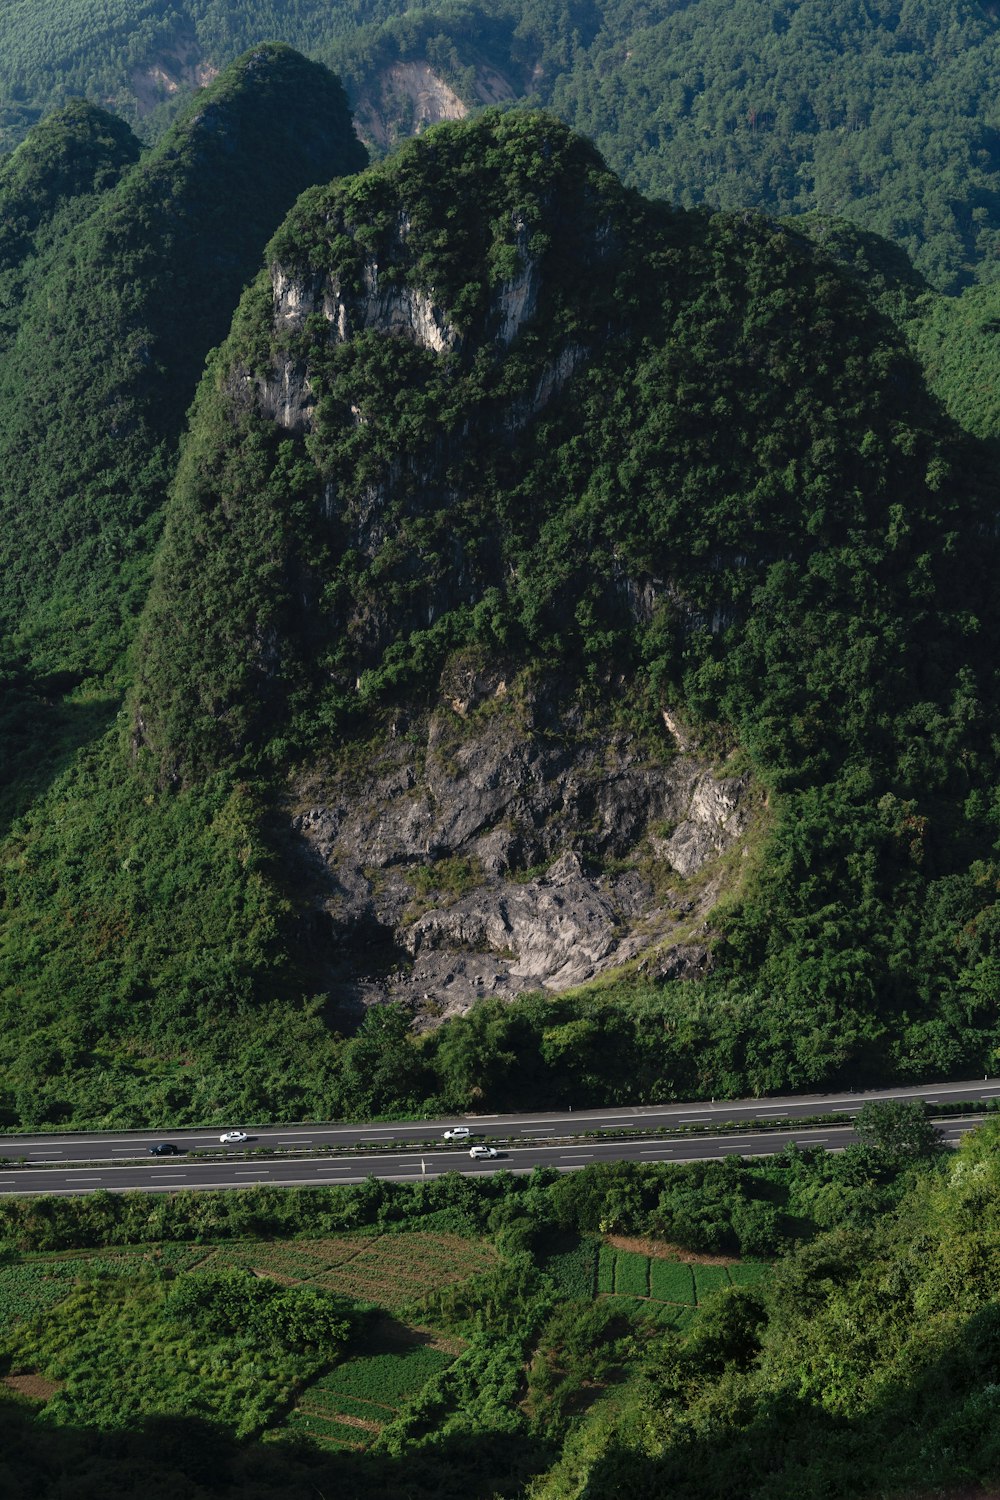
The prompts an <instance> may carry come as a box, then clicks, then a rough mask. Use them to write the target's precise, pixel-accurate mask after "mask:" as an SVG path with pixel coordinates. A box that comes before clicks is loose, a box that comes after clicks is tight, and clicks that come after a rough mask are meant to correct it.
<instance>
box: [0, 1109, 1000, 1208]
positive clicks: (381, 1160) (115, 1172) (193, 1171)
mask: <svg viewBox="0 0 1000 1500" xmlns="http://www.w3.org/2000/svg"><path fill="white" fill-rule="evenodd" d="M964 1097H966V1098H967V1097H968V1095H965V1096H964ZM855 1102H856V1101H855ZM657 1113H659V1112H657ZM807 1113H812V1114H815V1113H816V1109H815V1104H814V1106H813V1108H812V1109H811V1110H809V1111H807ZM983 1118H985V1117H984V1116H983V1115H966V1116H964V1117H963V1118H962V1119H961V1120H957V1121H953V1122H948V1123H947V1124H945V1125H943V1126H942V1127H941V1129H942V1134H943V1135H944V1138H945V1140H947V1141H948V1142H949V1144H955V1142H957V1140H958V1139H959V1138H960V1137H961V1135H962V1134H964V1132H965V1131H967V1130H971V1129H972V1128H973V1126H974V1125H977V1124H979V1123H980V1122H981V1121H982V1119H983ZM573 1124H574V1126H576V1125H578V1124H579V1119H578V1118H577V1117H576V1116H574V1117H573ZM775 1124H779V1125H783V1124H784V1122H783V1121H776V1122H775ZM854 1139H855V1135H854V1131H853V1130H852V1129H851V1128H850V1126H848V1125H843V1126H836V1125H833V1126H830V1125H828V1126H823V1127H816V1126H813V1127H810V1128H799V1129H795V1128H792V1129H787V1128H785V1129H771V1130H766V1129H765V1130H754V1131H748V1130H742V1131H740V1132H739V1133H733V1134H726V1133H722V1134H718V1135H712V1136H703V1137H698V1136H688V1137H682V1138H680V1139H674V1140H663V1139H659V1140H656V1139H653V1138H651V1137H650V1136H646V1137H645V1138H638V1139H629V1140H623V1139H620V1138H619V1139H609V1140H600V1139H594V1140H589V1141H579V1140H577V1141H572V1142H569V1141H559V1140H554V1141H552V1142H551V1143H549V1144H546V1143H545V1142H544V1141H543V1140H530V1141H526V1142H525V1143H524V1144H523V1145H520V1144H519V1145H513V1146H511V1147H510V1148H509V1149H507V1150H505V1151H504V1152H503V1154H502V1155H501V1156H499V1157H498V1158H496V1159H495V1160H491V1161H483V1162H480V1161H473V1160H472V1159H471V1158H470V1156H469V1153H468V1149H467V1148H460V1149H451V1148H448V1149H444V1150H442V1149H440V1147H437V1148H436V1149H435V1150H433V1151H427V1152H426V1153H425V1154H423V1155H421V1152H420V1149H419V1147H413V1146H411V1147H410V1148H409V1149H406V1150H403V1151H398V1152H397V1151H393V1150H391V1149H389V1150H384V1151H378V1152H373V1153H369V1154H365V1155H346V1154H345V1155H342V1156H338V1157H330V1156H315V1155H313V1154H312V1153H311V1152H308V1151H307V1152H305V1153H303V1154H301V1155H295V1156H292V1157H285V1158H282V1159H280V1160H273V1161H254V1160H253V1159H251V1158H248V1157H246V1156H245V1155H243V1153H241V1152H237V1153H236V1154H234V1155H227V1156H225V1157H223V1158H222V1159H220V1160H216V1161H197V1160H186V1159H185V1158H184V1157H177V1158H175V1159H173V1160H167V1159H159V1160H153V1161H150V1160H148V1159H147V1160H145V1161H143V1162H140V1163H139V1164H136V1163H134V1162H133V1163H131V1164H126V1163H125V1162H122V1163H121V1164H119V1165H113V1164H112V1165H107V1164H103V1165H102V1164H99V1163H93V1164H80V1165H77V1166H70V1167H67V1168H59V1167H49V1168H42V1169H35V1170H32V1168H31V1166H30V1165H27V1166H23V1167H21V1166H17V1167H8V1168H2V1169H0V1195H2V1194H8V1195H10V1194H17V1195H23V1194H32V1193H52V1194H58V1195H59V1196H67V1195H77V1194H83V1193H94V1192H100V1191H110V1192H125V1191H127V1190H128V1189H137V1188H138V1189H141V1190H143V1191H145V1192H178V1191H180V1190H182V1189H191V1188H233V1187H249V1186H250V1185H252V1184H254V1183H270V1184H274V1185H277V1186H285V1187H291V1186H299V1187H301V1186H312V1187H318V1186H330V1185H336V1184H348V1183H356V1182H363V1181H364V1179H365V1178H366V1177H369V1176H375V1177H382V1178H387V1179H389V1180H391V1181H394V1182H409V1181H414V1180H416V1179H418V1178H420V1177H422V1176H426V1177H428V1178H432V1177H440V1176H443V1175H444V1174H445V1173H446V1172H454V1171H459V1172H464V1173H468V1174H469V1175H473V1176H478V1175H481V1174H482V1173H489V1172H496V1171H511V1172H530V1171H531V1170H532V1169H533V1168H535V1167H539V1166H545V1167H555V1168H557V1170H559V1171H561V1172H571V1171H573V1170H575V1169H576V1168H578V1167H585V1166H588V1165H590V1164H591V1163H592V1162H597V1161H650V1162H652V1161H673V1162H683V1161H701V1160H705V1159H707V1158H712V1157H722V1156H771V1155H774V1154H775V1153H777V1152H779V1151H783V1150H784V1148H785V1146H787V1145H788V1143H789V1142H790V1141H793V1140H794V1141H796V1142H797V1143H798V1144H799V1145H801V1146H822V1147H823V1148H824V1149H825V1150H830V1151H836V1150H842V1149H843V1147H844V1146H846V1145H848V1144H849V1143H850V1142H851V1141H853V1140H854Z"/></svg>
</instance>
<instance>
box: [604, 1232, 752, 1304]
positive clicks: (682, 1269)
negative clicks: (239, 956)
mask: <svg viewBox="0 0 1000 1500" xmlns="http://www.w3.org/2000/svg"><path fill="white" fill-rule="evenodd" d="M767 1275H768V1267H767V1266H766V1265H761V1264H759V1263H755V1262H747V1263H744V1264H741V1265H736V1266H702V1265H689V1264H688V1263H687V1262H684V1261H675V1260H661V1259H660V1258H659V1257H658V1256H648V1255H640V1254H638V1253H636V1252H635V1251H632V1250H616V1249H613V1248H612V1246H610V1245H602V1246H601V1248H600V1253H599V1256H598V1265H597V1290H598V1293H600V1294H603V1295H610V1294H611V1293H615V1294H617V1295H619V1296H626V1297H652V1298H654V1299H655V1300H657V1301H659V1302H674V1303H680V1304H683V1305H686V1306H690V1307H694V1306H697V1305H699V1304H700V1303H702V1302H704V1300H705V1298H706V1297H709V1296H711V1294H712V1293H713V1292H717V1291H719V1289H720V1288H721V1287H727V1286H756V1285H759V1284H760V1283H761V1282H762V1281H763V1280H764V1279H765V1278H766V1277H767Z"/></svg>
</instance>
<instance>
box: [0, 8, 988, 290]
mask: <svg viewBox="0 0 1000 1500" xmlns="http://www.w3.org/2000/svg"><path fill="white" fill-rule="evenodd" d="M263 37H272V38H275V39H279V40H282V41H286V42H289V43H291V44H292V45H293V46H295V47H298V48H299V49H301V50H303V51H305V52H307V53H308V54H309V55H311V56H313V57H316V58H318V59H319V60H321V61H323V62H326V63H328V64H329V65H331V66H332V67H333V68H334V70H335V71H336V72H338V73H339V74H340V76H341V77H342V78H343V79H344V82H345V84H346V86H347V88H348V92H349V94H350V98H351V102H352V106H353V107H354V108H355V110H356V113H357V117H358V121H359V126H360V128H361V129H362V132H363V133H364V135H365V137H366V139H367V140H368V141H369V142H370V143H372V144H374V145H377V146H382V145H385V144H386V143H391V142H392V141H395V140H397V139H399V138H400V137H402V136H405V135H407V134H410V133H411V132H412V131H413V130H415V129H421V128H423V126H424V125H425V124H426V123H427V122H433V121H434V120H437V119H440V118H442V117H454V116H455V115H459V114H461V113H463V112H464V111H465V110H466V109H469V108H476V107H478V106H480V105H482V104H484V103H486V104H489V103H493V102H496V101H501V100H511V101H518V102H522V103H529V104H532V105H543V106H545V107H548V108H552V109H554V110H555V111H556V112H557V113H558V114H559V115H561V117H562V118H563V119H564V120H565V121H567V122H568V123H569V124H570V125H572V126H573V127H575V128H576V129H578V130H581V131H583V132H584V133H586V134H587V135H589V136H590V137H591V138H592V139H594V140H595V141H596V142H597V144H598V146H599V147H600V149H601V151H602V152H603V153H604V155H605V157H606V158H607V160H608V162H609V164H610V165H611V166H612V168H614V170H616V171H617V172H618V173H619V174H620V175H621V176H622V177H623V178H624V179H625V180H626V181H627V182H630V183H632V184H633V185H635V186H636V187H638V188H640V189H641V190H642V191H644V192H646V193H650V194H653V195H655V196H658V197H665V198H666V199H667V200H668V201H671V202H679V203H683V204H694V203H700V202H706V203H708V204H711V205H713V206H717V207H721V208H724V209H731V210H737V209H741V208H746V207H753V208H760V209H763V210H765V211H767V212H769V213H776V214H799V213H803V212H808V211H811V210H818V211H820V212H823V213H826V214H844V215H847V216H848V217H849V218H851V219H853V220H854V221H855V222H857V223H858V224H861V225H863V226H864V227H866V228H868V229H872V230H875V231H877V232H878V233H880V234H883V235H886V236H888V237H889V238H890V239H892V240H894V241H895V242H896V243H898V244H901V245H903V246H904V247H905V248H906V249H907V251H908V253H909V254H910V255H911V256H912V257H913V260H914V262H915V263H916V265H917V266H918V267H919V268H920V269H921V270H922V271H923V272H924V273H925V274H926V275H927V276H928V277H929V278H930V280H931V281H932V282H933V283H934V285H936V286H938V287H940V288H946V289H953V288H956V287H958V286H960V285H962V284H964V283H968V282H970V281H973V280H979V279H984V280H992V279H993V278H994V277H995V276H996V273H997V265H998V260H997V255H998V243H1000V241H998V236H1000V219H998V211H997V207H996V204H997V194H998V186H1000V176H998V174H1000V156H998V151H997V140H998V129H1000V113H998V110H1000V106H998V104H997V97H998V95H997V88H996V79H997V78H998V76H1000V35H998V23H997V18H996V15H995V13H994V10H993V8H992V7H989V6H983V5H981V4H980V3H978V0H937V3H935V0H875V3H869V4H866V5H863V6H862V5H858V4H857V3H856V0H693V3H692V0H658V3H656V4H653V5H651V6H641V7H637V6H635V5H633V4H631V3H629V0H571V3H570V4H559V5H555V4H553V3H551V0H502V3H499V4H493V5H489V6H485V5H480V4H477V3H475V0H435V3H431V4H425V5H422V6H420V7H418V8H412V7H411V8H407V7H405V6H404V4H403V3H402V0H356V3H354V4H352V5H350V6H335V7H330V6H329V5H327V4H324V3H320V0H250V3H241V4H239V5H236V4H233V3H227V0H178V3H176V4H173V5H170V6H168V5H166V4H165V3H164V0H119V3H117V4H116V5H115V6H113V7H109V6H107V5H104V4H100V3H98V0H9V3H8V4H7V5H6V6H5V7H4V9H3V14H2V15H0V145H3V144H8V145H12V144H14V143H16V142H17V141H18V140H19V139H20V138H21V136H22V135H23V133H24V131H25V129H27V128H28V126H29V125H30V124H31V123H33V122H34V121H35V120H37V119H38V118H39V116H40V115H41V114H44V113H47V112H48V110H50V109H51V108H52V107H53V106H54V105H57V104H62V103H63V102H65V100H66V99H67V98H68V97H70V96H72V95H77V94H80V95H84V96H85V97H87V98H88V99H90V100H91V102H93V103H96V104H100V105H102V106H110V107H111V108H113V109H116V110H118V111H121V112H122V113H123V114H124V116H125V117H126V118H127V119H128V120H130V121H131V122H132V123H133V124H139V123H141V125H142V128H143V129H144V130H145V131H146V132H147V133H153V134H155V133H156V132H157V131H159V130H161V129H162V128H163V126H164V124H165V123H166V121H167V120H168V119H169V118H170V117H171V115H172V113H173V112H174V111H175V110H176V108H177V105H178V103H179V102H180V101H181V100H182V99H183V98H184V97H185V96H186V95H187V94H188V93H189V92H190V90H191V89H192V88H194V87H197V86H199V85H201V84H203V83H205V82H206V81H207V80H208V79H209V78H211V77H212V76H214V73H215V72H216V71H217V70H218V69H219V68H220V67H222V66H224V65H225V64H227V63H228V62H230V61H231V60H232V59H233V58H234V57H235V56H236V55H237V54H238V53H240V52H241V51H243V50H244V49H245V48H247V47H249V46H252V45H254V44H256V43H257V42H259V41H260V40H261V38H263Z"/></svg>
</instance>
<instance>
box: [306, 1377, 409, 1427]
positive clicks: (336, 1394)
mask: <svg viewBox="0 0 1000 1500" xmlns="http://www.w3.org/2000/svg"><path fill="white" fill-rule="evenodd" d="M299 1407H300V1408H301V1410H303V1411H313V1410H315V1411H318V1412H320V1413H325V1414H327V1415H329V1416H335V1417H336V1416H341V1417H361V1418H362V1419H363V1420H365V1421H371V1422H379V1423H382V1422H391V1421H392V1419H393V1417H394V1416H395V1415H396V1410H397V1409H396V1407H395V1406H389V1405H388V1404H387V1403H386V1402H384V1401H367V1400H365V1399H364V1397H362V1396H347V1395H345V1394H344V1392H343V1391H334V1390H331V1389H330V1387H329V1386H325V1385H323V1384H322V1382H319V1381H317V1383H316V1384H315V1385H312V1386H310V1387H309V1389H308V1390H307V1391H306V1392H305V1393H304V1394H303V1395H302V1396H301V1397H300V1398H299Z"/></svg>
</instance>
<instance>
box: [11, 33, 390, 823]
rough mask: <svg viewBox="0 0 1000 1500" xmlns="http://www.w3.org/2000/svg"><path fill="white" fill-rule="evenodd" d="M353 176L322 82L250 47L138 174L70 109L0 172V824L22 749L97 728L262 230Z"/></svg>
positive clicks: (135, 160)
mask: <svg viewBox="0 0 1000 1500" xmlns="http://www.w3.org/2000/svg"><path fill="white" fill-rule="evenodd" d="M363 161H364V153H363V151H362V149H361V148H360V147H359V146H358V144H357V142H356V141H355V139H354V136H353V133H352V131H351V126H350V117H349V115H348V113H347V110H346V106H345V103H344V99H343V94H342V92H341V90H340V87H339V85H338V83H337V82H336V80H335V79H334V78H332V77H331V76H330V75H329V74H328V73H327V72H326V71H325V69H323V68H322V67H320V66H318V65H317V64H315V63H310V62H307V61H306V60H305V59H303V58H301V57H298V56H297V55H296V54H295V53H293V52H291V51H290V50H289V49H288V48H284V47H278V46H267V47H261V48H257V49H255V50H254V51H252V52H250V53H248V54H246V55H245V56H244V57H243V58H241V59H240V60H239V61H238V62H236V63H234V64H233V66H232V67H231V68H230V69H229V70H228V71H227V73H226V74H224V75H223V76H222V77H221V78H219V79H218V80H217V81H216V83H215V84H213V86H212V87H211V88H210V89H208V90H206V91H205V93H204V94H202V95H201V96H199V98H198V100H197V101H196V102H195V103H194V104H193V105H191V106H190V107H189V109H188V110H187V112H186V114H185V115H184V117H183V118H182V119H181V120H179V121H178V123H177V124H176V125H175V126H174V127H173V128H172V129H171V130H170V131H169V132H168V133H167V134H166V135H165V136H164V137H163V138H162V139H161V141H160V142H159V143H158V145H157V146H156V147H154V148H153V149H152V150H150V151H149V152H147V153H145V154H144V155H143V156H142V157H141V159H139V145H138V142H137V141H136V140H135V139H134V137H133V136H132V135H131V133H130V132H129V131H128V130H127V129H126V127H124V126H123V125H122V124H121V122H120V121H118V120H115V119H114V118H113V117H111V116H109V115H107V114H105V113H103V112H102V111H99V110H95V109H92V108H91V107H89V106H87V105H82V104H76V105H70V106H68V107H67V108H66V110H64V111H62V112H61V113H60V114H58V115H56V116H54V117H53V118H52V119H50V120H48V121H46V122H45V123H44V124H43V125H40V126H38V127H37V129H36V130H35V131H34V132H32V134H31V135H30V136H29V137H28V139H27V140H26V141H25V142H24V144H23V145H22V146H20V147H19V148H18V150H17V151H16V152H14V154H13V155H12V156H11V157H10V158H9V159H8V161H7V163H6V165H5V166H4V168H3V171H2V173H0V217H2V221H3V225H4V228H3V233H2V237H0V308H2V313H0V472H2V475H3V477H2V479H0V562H2V567H0V576H2V579H3V582H2V584H0V637H2V639H3V641H4V646H3V654H2V665H3V668H4V670H5V676H6V683H7V690H8V695H7V698H6V709H5V711H4V712H5V733H4V743H5V758H6V762H7V766H8V777H7V778H5V779H6V780H7V797H6V802H7V810H8V811H9V809H10V807H11V805H13V806H15V807H16V806H18V805H20V803H21V802H22V801H23V795H22V794H23V790H24V788H23V786H22V783H23V781H24V778H25V777H27V781H28V788H29V790H30V786H31V785H32V784H37V780H38V776H39V775H40V774H46V773H45V768H44V765H43V767H42V768H41V769H40V767H39V759H40V753H39V747H40V744H41V745H42V746H43V747H44V748H43V749H42V753H41V759H42V761H43V762H44V761H45V760H46V752H47V751H48V750H50V749H51V748H52V745H53V744H55V745H56V746H58V745H59V744H61V743H62V742H63V741H68V742H69V743H73V742H74V741H76V740H77V739H78V738H79V737H80V735H83V737H86V734H87V733H89V732H90V730H91V728H92V727H93V720H94V716H95V714H96V715H97V717H98V718H100V717H101V715H102V714H103V716H104V718H105V719H106V717H107V711H108V708H109V707H110V706H111V704H112V703H113V701H114V693H115V690H116V687H117V685H118V684H120V682H121V673H122V660H123V652H124V649H125V647H126V646H127V643H128V641H129V639H130V638H131V635H132V633H133V630H134V625H135V618H136V615H137V612H138V610H139V609H140V608H141V605H142V601H143V598H144V595H145V589H146V586H147V581H148V571H149V564H150V560H151V554H152V550H153V547H154V545H155V541H156V537H157V535H158V532H159V527H160V512H161V509H162V504H163V499H164V495H165V491H166V486H167V483H168V480H169V476H170V473H171V470H172V467H173V464H174V462H175V457H176V447H177V440H178V437H179V434H180V430H181V426H182V423H183V418H184V413H185V411H186V409H187V406H188V404H189V402H190V400H191V397H192V395H193V392H194V389H195V386H196V384H197V380H198V377H199V374H200V372H201V368H202V365H203V362H204V359H205V355H206V354H207V352H208V350H209V349H210V348H211V346H212V345H213V344H214V343H216V342H217V341H218V340H219V339H220V338H222V337H223V336H224V334H225V332H226V329H227V328H228V324H229V320H230V317H231V314H232V308H233V306H234V305H235V303H236V301H237V300H238V297H239V294H240V292H241V290H242V287H243V285H244V283H245V282H246V281H247V280H248V279H249V277H250V276H251V275H252V273H253V272H254V271H255V270H256V267H257V265H258V264H259V260H260V255H261V252H262V249H263V246H264V244H265V243H266V241H267V238H268V236H269V234H271V233H272V232H273V230H274V228H275V226H276V225H277V224H278V223H279V222H280V220H281V217H282V215H283V214H284V213H285V211H286V210H287V209H288V207H289V206H290V204H291V203H292V201H293V200H294V198H295V197H296V195H297V194H298V193H299V192H300V191H301V190H302V188H304V187H306V186H307V185H308V184H309V183H310V182H314V181H317V180H326V179H328V178H329V177H330V176H331V174H334V173H337V172H342V171H352V170H355V169H356V168H357V167H359V166H360V165H362V164H363ZM106 674H110V676H108V677H107V679H106V680H105V681H102V679H105V676H106ZM88 682H90V683H91V684H93V686H91V687H82V688H81V684H86V683H88ZM74 688H75V689H76V692H75V697H74V699H73V701H72V705H67V706H64V707H60V702H61V699H62V698H63V696H64V695H65V694H66V692H67V691H68V690H71V689H74ZM88 705H89V706H88ZM19 788H20V790H19Z"/></svg>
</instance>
